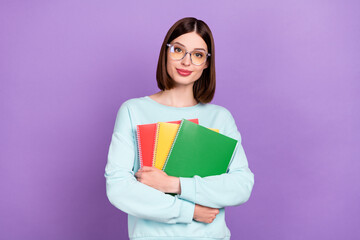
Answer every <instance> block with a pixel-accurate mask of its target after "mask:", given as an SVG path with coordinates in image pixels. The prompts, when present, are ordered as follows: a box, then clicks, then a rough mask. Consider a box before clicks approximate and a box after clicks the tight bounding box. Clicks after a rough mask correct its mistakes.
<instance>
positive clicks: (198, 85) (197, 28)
mask: <svg viewBox="0 0 360 240" xmlns="http://www.w3.org/2000/svg"><path fill="white" fill-rule="evenodd" d="M190 32H196V33H197V34H199V36H200V37H201V38H202V39H204V41H205V43H206V45H207V47H208V52H209V53H210V54H211V55H210V56H209V57H208V59H207V60H206V61H208V67H207V68H205V69H204V70H203V73H202V75H201V77H200V78H199V79H198V80H196V81H195V82H194V86H193V92H194V98H195V99H196V100H197V101H198V102H201V103H209V102H211V100H212V99H213V97H214V94H215V87H216V78H215V46H214V39H213V36H212V33H211V31H210V28H209V27H208V25H207V24H206V23H205V22H203V21H201V20H198V19H196V18H193V17H186V18H182V19H180V20H178V21H177V22H176V23H175V24H174V25H173V26H172V27H171V28H170V29H169V31H168V32H167V34H166V36H165V39H164V42H163V43H162V46H161V50H160V55H159V61H158V65H157V70H156V80H157V84H158V87H159V88H160V89H161V90H162V91H164V90H165V89H166V90H169V89H172V88H173V87H174V80H173V79H171V77H170V76H169V74H168V73H167V70H166V63H167V46H166V44H167V43H170V42H171V41H172V40H174V39H175V38H177V37H179V36H180V35H183V34H185V33H190Z"/></svg>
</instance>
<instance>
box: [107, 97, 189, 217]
mask: <svg viewBox="0 0 360 240" xmlns="http://www.w3.org/2000/svg"><path fill="white" fill-rule="evenodd" d="M135 151H137V149H136V145H135V138H134V134H133V133H132V123H131V118H130V113H129V108H128V106H127V104H126V102H125V103H123V104H122V106H121V107H120V109H119V111H118V113H117V116H116V121H115V127H114V132H113V134H112V138H111V143H110V147H109V153H108V160H107V164H106V167H105V174H104V176H105V178H106V195H107V197H108V199H109V201H110V203H111V204H112V205H114V206H115V207H116V208H118V209H120V210H122V211H124V212H126V213H128V214H130V215H133V216H136V217H140V218H144V219H148V220H153V221H158V222H163V223H171V224H175V223H191V222H192V219H193V215H194V209H195V204H194V203H192V202H189V201H186V200H183V199H180V198H179V197H178V196H175V197H173V196H170V195H168V194H164V193H163V192H161V191H159V190H156V189H154V188H151V187H149V186H147V185H145V184H143V183H140V182H138V181H137V180H136V179H135V177H134V172H133V164H134V161H135Z"/></svg>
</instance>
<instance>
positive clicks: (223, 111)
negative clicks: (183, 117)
mask: <svg viewBox="0 0 360 240" xmlns="http://www.w3.org/2000/svg"><path fill="white" fill-rule="evenodd" d="M205 105H206V107H207V108H209V109H211V110H212V111H214V112H215V113H216V114H217V115H218V116H220V117H222V118H224V119H232V118H233V117H232V114H231V112H230V111H229V110H228V109H227V108H226V107H224V106H220V105H217V104H213V103H206V104H205Z"/></svg>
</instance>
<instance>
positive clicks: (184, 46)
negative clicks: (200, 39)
mask: <svg viewBox="0 0 360 240" xmlns="http://www.w3.org/2000/svg"><path fill="white" fill-rule="evenodd" d="M174 43H177V44H180V45H181V46H184V47H185V45H184V44H181V43H179V42H174ZM194 50H204V51H205V52H206V50H205V49H203V48H194Z"/></svg>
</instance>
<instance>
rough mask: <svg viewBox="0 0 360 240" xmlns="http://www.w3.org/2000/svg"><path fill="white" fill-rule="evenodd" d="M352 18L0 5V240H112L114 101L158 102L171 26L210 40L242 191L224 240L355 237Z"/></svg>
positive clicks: (203, 4)
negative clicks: (234, 134)
mask: <svg viewBox="0 0 360 240" xmlns="http://www.w3.org/2000/svg"><path fill="white" fill-rule="evenodd" d="M359 9H360V2H359V1H357V0H354V1H341V0H339V1H319V0H308V1H290V0H283V1H280V0H274V1H268V0H260V1H248V0H246V1H221V2H220V1H191V2H190V1H186V2H178V1H176V2H175V1H173V2H170V1H132V2H130V1H129V2H119V1H94V0H92V1H80V0H71V1H70V0H66V1H64V0H63V1H45V0H43V1H1V3H0V31H1V32H0V80H1V85H0V111H1V112H0V116H1V123H0V132H1V134H0V144H1V145H0V147H1V151H0V158H1V162H0V239H6V240H7V239H38V240H39V239H70V240H72V239H126V238H127V215H126V214H125V213H123V212H121V211H120V210H118V209H116V208H115V207H113V206H112V205H111V204H110V202H109V201H108V199H107V197H106V193H105V177H104V169H105V164H106V161H107V153H108V148H109V144H110V140H111V134H112V131H113V127H114V123H115V117H116V113H117V110H118V108H119V106H120V105H121V104H122V102H123V101H125V100H127V99H129V98H134V97H142V96H146V95H151V94H153V93H155V92H157V91H158V88H157V86H156V79H155V72H156V65H157V60H158V56H159V50H160V47H161V43H162V41H163V39H164V37H165V34H166V32H167V31H168V29H169V28H170V27H171V26H172V24H173V23H175V22H176V21H177V20H179V19H180V18H183V17H187V16H194V17H196V18H199V19H202V20H204V21H205V22H206V23H207V24H208V25H209V27H210V28H211V30H212V32H213V35H214V39H215V46H216V47H215V49H216V73H217V89H216V94H215V98H214V100H213V102H212V103H214V104H218V105H222V106H224V107H226V108H228V109H229V110H230V111H231V112H232V114H233V116H234V118H235V120H236V123H237V125H238V129H239V130H240V132H241V134H242V138H243V142H242V143H243V146H244V149H245V152H246V154H247V157H248V161H249V166H250V169H251V170H252V171H253V172H254V174H255V185H254V189H253V192H252V196H251V198H250V200H249V201H248V202H247V203H245V204H243V205H240V206H237V207H228V208H227V209H228V210H227V215H226V218H227V224H228V226H229V228H230V230H231V233H232V236H233V237H232V239H234V240H236V239H267V240H270V239H277V240H278V239H281V240H282V239H284V240H288V239H299V240H300V239H328V240H331V239H355V238H356V237H358V236H359V234H360V230H359V223H360V221H359V220H360V217H359V216H360V204H359V202H360V196H359V195H360V191H359V190H360V188H359V184H358V182H359V181H360V177H359V174H358V172H359V169H360V168H359V167H360V164H359V140H360V131H359V130H360V129H359V122H360V113H359V109H360V108H359V100H360V97H359V93H360V91H359V90H360V88H359V85H360V84H359V80H360V71H359V66H360V54H359V53H360V44H359V43H360V14H359Z"/></svg>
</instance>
